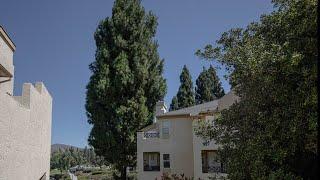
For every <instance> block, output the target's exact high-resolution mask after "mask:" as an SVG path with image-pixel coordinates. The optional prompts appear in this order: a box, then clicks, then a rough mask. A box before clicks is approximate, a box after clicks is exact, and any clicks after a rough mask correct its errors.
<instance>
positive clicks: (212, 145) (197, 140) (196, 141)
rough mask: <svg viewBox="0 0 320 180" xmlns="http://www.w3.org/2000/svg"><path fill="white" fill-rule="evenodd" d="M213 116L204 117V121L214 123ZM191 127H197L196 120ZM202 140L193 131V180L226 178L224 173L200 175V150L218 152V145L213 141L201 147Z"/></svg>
mask: <svg viewBox="0 0 320 180" xmlns="http://www.w3.org/2000/svg"><path fill="white" fill-rule="evenodd" d="M214 118H215V117H214V116H206V118H205V120H206V121H208V122H210V123H214V122H213V121H214ZM193 126H194V128H196V127H197V126H198V120H194V121H193ZM203 142H204V139H202V138H201V137H198V136H196V135H195V129H193V153H194V154H193V158H194V169H193V170H194V178H195V179H199V178H200V179H209V177H213V176H216V177H220V176H226V174H224V173H202V159H201V151H202V150H218V147H219V145H218V144H216V142H215V141H214V140H211V141H210V143H209V144H208V145H207V146H204V145H203Z"/></svg>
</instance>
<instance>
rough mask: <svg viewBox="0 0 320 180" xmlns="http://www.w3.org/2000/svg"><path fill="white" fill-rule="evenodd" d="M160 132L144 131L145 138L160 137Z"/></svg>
mask: <svg viewBox="0 0 320 180" xmlns="http://www.w3.org/2000/svg"><path fill="white" fill-rule="evenodd" d="M159 137H160V133H159V132H144V138H159Z"/></svg>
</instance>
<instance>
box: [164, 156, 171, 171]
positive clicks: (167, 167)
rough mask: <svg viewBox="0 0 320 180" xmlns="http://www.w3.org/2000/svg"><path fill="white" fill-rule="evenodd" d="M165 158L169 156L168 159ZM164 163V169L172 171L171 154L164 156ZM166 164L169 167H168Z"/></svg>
mask: <svg viewBox="0 0 320 180" xmlns="http://www.w3.org/2000/svg"><path fill="white" fill-rule="evenodd" d="M165 156H167V158H165ZM162 161H163V168H165V169H170V168H171V163H170V154H162ZM166 163H167V165H169V166H167V165H166Z"/></svg>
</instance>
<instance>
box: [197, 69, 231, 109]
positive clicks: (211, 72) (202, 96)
mask: <svg viewBox="0 0 320 180" xmlns="http://www.w3.org/2000/svg"><path fill="white" fill-rule="evenodd" d="M195 94H196V95H195V98H196V104H201V103H205V102H209V101H213V100H215V99H218V98H220V97H222V96H224V94H225V93H224V90H223V88H222V86H221V82H220V79H219V77H218V76H217V73H216V70H215V69H214V68H213V67H212V66H210V67H209V69H208V70H206V69H205V68H204V67H203V71H202V72H201V73H200V75H199V77H198V78H197V80H196V88H195Z"/></svg>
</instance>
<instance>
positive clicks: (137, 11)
mask: <svg viewBox="0 0 320 180" xmlns="http://www.w3.org/2000/svg"><path fill="white" fill-rule="evenodd" d="M156 27H157V18H156V17H155V16H154V15H153V14H152V13H151V12H148V13H146V12H145V10H144V8H143V7H142V6H141V3H140V0H116V1H115V3H114V6H113V9H112V17H111V18H109V17H107V18H106V19H105V20H103V21H101V22H100V24H99V26H98V28H97V30H96V32H95V35H94V38H95V41H96V46H97V50H96V58H95V61H94V62H93V63H92V64H91V65H90V70H91V71H92V76H91V78H90V81H89V83H88V85H87V97H86V111H87V117H88V122H89V123H90V124H91V125H92V129H91V132H90V135H89V139H88V141H89V145H91V146H93V147H94V150H95V152H96V154H97V155H99V156H103V157H104V158H105V159H106V161H107V162H109V163H111V164H113V165H114V166H115V168H116V169H117V170H118V171H119V172H120V174H121V179H126V167H127V166H134V165H135V161H136V132H137V131H138V130H139V129H141V128H143V127H145V126H146V125H148V124H150V123H151V122H152V118H153V115H154V109H155V105H156V102H157V101H159V100H161V99H163V97H164V95H165V93H166V82H165V79H164V78H163V77H162V73H163V60H161V59H160V58H159V54H158V51H157V49H158V44H157V42H156V41H155V40H154V37H155V33H156ZM114 178H115V179H116V178H118V177H114Z"/></svg>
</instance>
